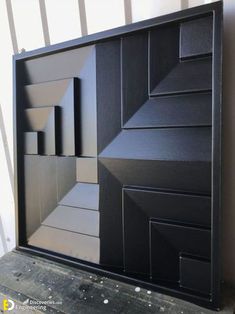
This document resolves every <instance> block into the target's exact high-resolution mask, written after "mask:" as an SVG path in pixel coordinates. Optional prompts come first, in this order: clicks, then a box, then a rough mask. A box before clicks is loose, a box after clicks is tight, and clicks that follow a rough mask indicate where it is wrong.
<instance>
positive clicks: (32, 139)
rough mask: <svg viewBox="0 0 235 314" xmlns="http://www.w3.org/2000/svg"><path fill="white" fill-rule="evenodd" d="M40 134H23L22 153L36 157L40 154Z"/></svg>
mask: <svg viewBox="0 0 235 314" xmlns="http://www.w3.org/2000/svg"><path fill="white" fill-rule="evenodd" d="M42 135H43V134H42V133H41V132H25V133H24V153H25V154H29V155H38V154H40V152H41V144H42Z"/></svg>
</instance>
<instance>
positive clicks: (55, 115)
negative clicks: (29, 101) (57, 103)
mask: <svg viewBox="0 0 235 314" xmlns="http://www.w3.org/2000/svg"><path fill="white" fill-rule="evenodd" d="M25 114H26V119H27V124H28V126H27V129H28V130H29V131H42V132H43V133H44V136H43V154H45V155H56V153H57V152H58V142H59V133H58V128H59V108H58V107H46V108H31V109H26V110H25Z"/></svg>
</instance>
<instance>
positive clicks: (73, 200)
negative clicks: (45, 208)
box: [59, 183, 99, 210]
mask: <svg viewBox="0 0 235 314" xmlns="http://www.w3.org/2000/svg"><path fill="white" fill-rule="evenodd" d="M59 204H60V205H65V206H72V207H80V208H87V209H94V210H98V209H99V185H98V184H89V183H77V184H76V185H75V186H74V187H73V188H72V190H71V191H69V192H68V194H66V195H65V197H64V198H62V200H61V201H60V202H59Z"/></svg>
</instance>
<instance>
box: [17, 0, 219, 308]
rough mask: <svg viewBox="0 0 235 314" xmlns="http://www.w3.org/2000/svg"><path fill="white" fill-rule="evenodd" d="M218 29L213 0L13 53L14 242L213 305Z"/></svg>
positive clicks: (216, 279)
mask: <svg viewBox="0 0 235 314" xmlns="http://www.w3.org/2000/svg"><path fill="white" fill-rule="evenodd" d="M220 34H221V4H220V3H214V4H211V5H207V6H202V7H199V8H193V9H189V10H186V11H182V12H177V13H174V14H170V15H167V16H163V17H159V18H155V19H152V20H147V21H143V22H140V23H136V24H132V25H130V26H125V27H121V28H118V29H114V30H111V31H107V32H103V33H99V34H94V35H90V36H88V37H82V38H80V39H76V40H74V41H71V42H67V43H62V44H59V45H56V46H51V47H47V48H44V49H42V50H38V51H36V52H28V53H25V54H20V55H17V56H15V58H14V62H15V71H16V72H15V118H16V120H15V130H16V132H15V138H16V139H17V142H16V143H15V151H17V154H16V155H15V164H16V175H18V177H16V180H17V185H18V191H19V192H20V193H19V195H18V199H16V204H17V205H18V207H19V217H20V219H19V234H20V237H19V238H20V241H19V245H20V246H23V247H27V249H29V250H31V249H32V248H33V250H36V251H37V252H40V254H47V253H50V254H52V255H53V254H54V255H55V256H56V258H57V259H60V258H61V257H63V260H64V261H65V260H66V261H68V262H71V261H72V262H73V263H78V265H80V266H81V265H83V267H92V269H93V270H97V271H98V270H99V271H100V272H103V273H106V272H107V271H108V272H109V273H110V274H112V275H113V276H117V277H118V276H120V275H121V276H122V277H120V278H126V280H130V281H132V282H135V284H137V282H138V285H145V286H148V287H149V288H150V289H157V290H158V291H161V292H167V293H169V294H174V295H175V296H178V297H182V298H185V299H187V300H190V301H194V302H196V303H199V304H202V305H205V306H210V307H213V308H218V306H219V287H220V286H219V280H220V277H219V267H218V266H219V265H218V264H219V262H218V260H219V210H220V144H221V143H220V112H221V103H220V97H221V90H220V88H221V72H220V71H221V68H220V66H221V54H220V53H221V51H220V49H221V38H220ZM52 252H53V253H52Z"/></svg>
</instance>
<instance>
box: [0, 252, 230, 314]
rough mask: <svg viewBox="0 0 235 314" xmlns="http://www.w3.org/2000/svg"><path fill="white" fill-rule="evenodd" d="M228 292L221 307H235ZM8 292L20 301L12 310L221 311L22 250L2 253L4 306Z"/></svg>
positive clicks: (204, 313)
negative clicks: (208, 308)
mask: <svg viewBox="0 0 235 314" xmlns="http://www.w3.org/2000/svg"><path fill="white" fill-rule="evenodd" d="M139 290H140V291H139ZM223 294H224V298H223V310H222V311H221V312H220V313H223V314H225V313H226V314H228V313H229V314H230V313H235V290H232V289H229V288H224V293H223ZM6 298H7V299H11V300H13V301H14V302H15V309H14V310H12V311H11V312H10V313H68V314H73V313H74V314H75V313H76V314H80V313H84V314H88V313H89V314H96V313H104V314H106V313H107V314H111V313H120V314H148V313H173V314H176V313H177V314H195V313H198V314H199V313H200V314H209V313H216V312H214V311H210V310H206V309H204V308H201V307H199V306H196V305H193V304H191V303H188V302H184V301H182V300H179V299H176V298H172V297H169V296H166V295H162V294H159V293H156V292H151V291H147V290H145V289H139V288H137V287H135V286H132V285H128V284H125V283H121V282H119V281H115V280H111V279H108V278H106V277H101V276H97V275H94V274H91V273H89V272H85V271H81V270H78V269H75V268H72V267H68V266H64V265H61V264H58V263H54V262H51V261H48V260H46V259H43V258H39V257H35V256H31V255H29V254H25V253H21V252H18V251H13V252H10V253H8V254H6V255H5V256H4V257H2V258H1V259H0V302H1V312H3V304H2V300H3V299H6ZM45 300H46V301H47V302H48V304H47V305H46V307H45V308H40V306H41V307H44V306H45V305H44V304H34V306H38V307H35V308H32V304H31V303H32V302H34V301H35V302H36V301H45ZM28 306H31V307H30V308H29V307H28ZM25 309H26V310H25Z"/></svg>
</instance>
